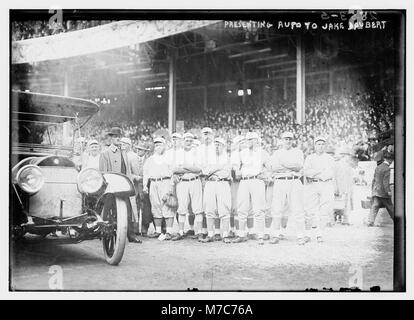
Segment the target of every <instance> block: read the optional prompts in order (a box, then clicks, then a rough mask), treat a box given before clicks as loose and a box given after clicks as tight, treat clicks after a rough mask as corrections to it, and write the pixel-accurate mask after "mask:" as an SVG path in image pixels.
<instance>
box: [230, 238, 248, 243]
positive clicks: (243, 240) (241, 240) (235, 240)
mask: <svg viewBox="0 0 414 320" xmlns="http://www.w3.org/2000/svg"><path fill="white" fill-rule="evenodd" d="M246 241H247V237H236V238H234V239H233V241H232V242H233V243H240V242H246Z"/></svg>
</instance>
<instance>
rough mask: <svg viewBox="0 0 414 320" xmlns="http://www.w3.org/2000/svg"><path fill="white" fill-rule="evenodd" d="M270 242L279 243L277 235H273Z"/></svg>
mask: <svg viewBox="0 0 414 320" xmlns="http://www.w3.org/2000/svg"><path fill="white" fill-rule="evenodd" d="M269 243H271V244H278V243H279V237H273V238H272V239H271V240H270V242H269Z"/></svg>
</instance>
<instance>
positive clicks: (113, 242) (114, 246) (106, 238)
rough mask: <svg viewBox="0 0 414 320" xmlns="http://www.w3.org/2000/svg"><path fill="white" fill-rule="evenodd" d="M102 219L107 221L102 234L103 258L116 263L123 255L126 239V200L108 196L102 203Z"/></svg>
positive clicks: (111, 263) (112, 263)
mask: <svg viewBox="0 0 414 320" xmlns="http://www.w3.org/2000/svg"><path fill="white" fill-rule="evenodd" d="M102 219H103V220H104V221H106V222H108V225H107V227H106V229H105V231H104V232H103V236H102V246H103V250H104V255H105V260H106V262H108V263H109V264H110V265H118V264H119V263H120V262H121V260H122V256H123V255H124V250H125V245H126V240H127V230H128V206H127V203H126V200H125V199H122V198H118V197H115V196H109V197H108V198H107V199H106V200H105V203H104V207H103V211H102Z"/></svg>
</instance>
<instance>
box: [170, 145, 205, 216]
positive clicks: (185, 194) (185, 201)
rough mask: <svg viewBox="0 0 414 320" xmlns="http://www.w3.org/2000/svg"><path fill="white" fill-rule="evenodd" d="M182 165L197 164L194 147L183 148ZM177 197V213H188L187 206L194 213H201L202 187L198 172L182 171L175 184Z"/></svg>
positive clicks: (192, 165) (191, 165) (190, 165)
mask: <svg viewBox="0 0 414 320" xmlns="http://www.w3.org/2000/svg"><path fill="white" fill-rule="evenodd" d="M182 161H183V162H182V165H183V166H184V167H185V166H188V167H194V166H197V156H196V149H194V148H193V149H190V150H188V151H187V150H185V149H184V150H183V158H182ZM176 191H177V199H178V210H177V212H178V214H179V215H188V214H189V212H188V211H189V210H188V207H189V205H191V211H192V212H193V213H194V214H196V215H197V214H201V213H203V188H202V185H201V181H200V178H199V175H198V174H195V173H184V174H182V175H181V177H180V181H179V182H178V183H177V186H176Z"/></svg>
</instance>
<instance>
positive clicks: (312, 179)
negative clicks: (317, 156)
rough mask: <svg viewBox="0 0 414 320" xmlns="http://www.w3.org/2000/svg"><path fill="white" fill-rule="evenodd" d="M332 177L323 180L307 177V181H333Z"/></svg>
mask: <svg viewBox="0 0 414 320" xmlns="http://www.w3.org/2000/svg"><path fill="white" fill-rule="evenodd" d="M331 180H332V179H328V180H322V179H315V178H306V181H308V182H326V181H331Z"/></svg>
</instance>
